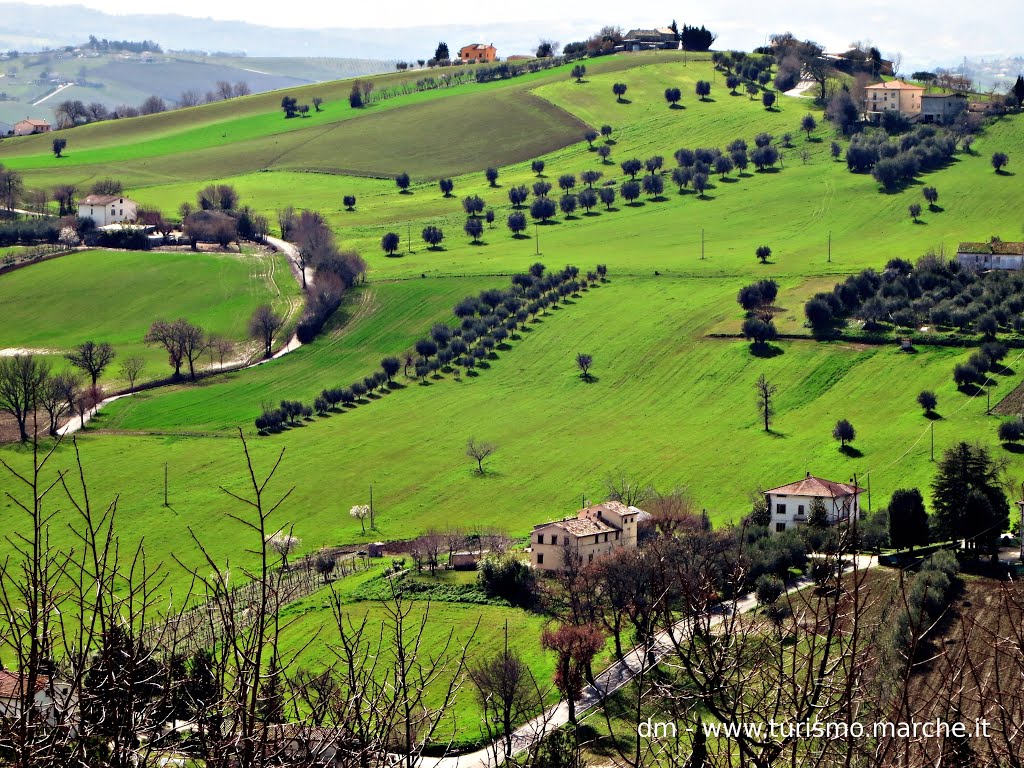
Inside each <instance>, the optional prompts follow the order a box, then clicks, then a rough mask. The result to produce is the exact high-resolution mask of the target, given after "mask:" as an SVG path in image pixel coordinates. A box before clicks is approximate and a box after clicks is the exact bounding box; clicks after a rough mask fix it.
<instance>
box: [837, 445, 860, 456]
mask: <svg viewBox="0 0 1024 768" xmlns="http://www.w3.org/2000/svg"><path fill="white" fill-rule="evenodd" d="M839 452H840V453H842V454H844V455H845V456H849V457H850V458H851V459H859V458H861V457H862V456H863V455H864V454H863V453H862V452H861V451H859V450H857V449H856V448H854V447H853V446H852V445H844V446H843V447H842V448H840V449H839Z"/></svg>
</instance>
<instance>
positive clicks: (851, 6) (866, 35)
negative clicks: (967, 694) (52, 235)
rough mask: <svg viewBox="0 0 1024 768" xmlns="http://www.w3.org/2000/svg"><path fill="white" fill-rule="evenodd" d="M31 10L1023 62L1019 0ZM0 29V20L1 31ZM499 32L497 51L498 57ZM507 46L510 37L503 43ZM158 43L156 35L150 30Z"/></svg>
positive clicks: (524, 0)
mask: <svg viewBox="0 0 1024 768" xmlns="http://www.w3.org/2000/svg"><path fill="white" fill-rule="evenodd" d="M28 2H29V3H30V4H31V5H72V4H73V5H85V6H88V7H93V8H97V9H102V10H104V11H105V12H107V13H114V14H117V13H132V14H139V13H176V14H182V15H186V16H196V17H200V18H215V19H222V20H227V19H237V20H245V21H249V22H251V23H254V24H263V25H267V26H277V27H296V28H315V27H321V28H322V27H335V28H360V27H369V28H381V27H392V26H400V27H416V26H437V25H444V24H459V25H475V26H483V25H491V24H509V25H516V24H528V25H529V27H530V28H531V29H545V30H550V33H551V34H550V35H547V36H549V37H551V38H552V39H555V40H558V41H559V42H562V43H565V42H569V41H570V40H572V39H582V38H584V37H586V36H587V35H588V34H589V33H591V32H593V31H596V30H597V29H598V28H599V27H600V26H602V25H604V24H615V25H618V26H621V27H623V29H629V28H631V27H653V26H663V25H667V24H668V23H669V22H670V21H671V20H672V19H676V20H677V21H678V22H679V24H683V23H689V24H696V25H700V24H705V25H706V26H707V27H708V28H710V29H712V30H713V31H715V32H717V33H718V35H719V40H718V42H717V44H716V46H715V47H716V48H736V49H750V48H752V47H754V46H757V45H760V44H762V43H763V41H764V39H765V37H766V35H767V34H770V33H773V32H782V31H787V30H788V31H792V32H793V33H794V34H795V35H797V36H798V37H800V38H810V39H813V40H816V41H818V42H820V43H822V44H823V45H824V46H825V47H826V49H828V50H830V51H832V50H839V49H845V46H846V45H847V44H849V43H851V42H854V41H871V42H873V43H874V44H875V45H876V46H877V47H878V48H879V49H880V50H881V51H882V52H883V54H885V55H886V56H887V57H890V56H891V55H893V54H895V53H897V52H898V53H901V54H902V55H903V60H904V63H905V65H906V66H909V67H916V66H930V65H934V64H935V63H944V64H947V65H951V64H955V63H957V62H958V61H959V60H960V59H961V58H962V57H963V56H964V55H970V56H985V57H988V58H994V57H1002V56H1010V55H1018V54H1024V42H1021V41H1020V38H1019V31H1020V26H1021V21H1022V20H1024V10H1022V9H1021V6H1020V0H975V1H974V2H970V3H965V2H964V0H929V2H923V1H922V0H917V1H916V2H903V3H898V2H893V0H846V1H845V2H839V1H838V0H819V1H818V2H808V0H729V2H714V3H700V4H697V3H684V2H680V1H679V0H676V2H668V0H647V2H644V3H642V4H632V3H624V2H621V0H618V1H617V2H612V1H611V0H587V2H585V3H581V4H575V3H573V4H571V5H570V4H569V3H567V2H566V0H561V1H560V2H552V0H516V2H515V3H499V2H481V0H428V1H427V2H423V0H415V1H413V0H388V1H387V2H366V1H365V0H341V2H338V0H288V1H287V2H286V3H271V2H267V1H266V0H256V2H254V1H253V0H216V2H210V0H173V1H172V0H132V2H131V3H124V4H112V3H109V2H101V1H100V0H28ZM2 27H3V20H2V19H0V28H2ZM500 34H501V31H500V29H496V30H495V35H496V36H497V37H496V39H495V40H493V41H489V42H494V43H495V44H496V45H498V47H499V49H500V48H501V42H502V40H501V37H500ZM509 34H510V36H511V33H509ZM154 36H155V37H159V30H154Z"/></svg>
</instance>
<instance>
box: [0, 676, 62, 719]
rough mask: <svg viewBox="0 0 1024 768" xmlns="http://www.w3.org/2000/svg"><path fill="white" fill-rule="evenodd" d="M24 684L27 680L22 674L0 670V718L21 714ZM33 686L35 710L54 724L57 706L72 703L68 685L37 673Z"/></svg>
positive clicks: (57, 712)
mask: <svg viewBox="0 0 1024 768" xmlns="http://www.w3.org/2000/svg"><path fill="white" fill-rule="evenodd" d="M26 685H28V680H27V679H26V678H25V677H24V676H23V675H20V674H18V673H16V672H10V671H8V670H0V718H7V719H12V718H17V717H19V716H20V715H21V699H22V693H23V692H24V691H25V686H26ZM33 688H34V691H35V695H34V696H33V697H32V701H33V705H34V707H35V709H36V711H37V712H38V713H39V714H40V715H41V716H43V717H44V718H45V719H46V722H47V723H49V724H50V725H56V724H57V715H58V714H59V708H60V707H63V706H71V705H73V701H72V700H73V698H74V697H73V695H72V694H71V689H70V687H69V686H68V685H64V684H61V685H57V684H55V683H54V682H53V681H52V679H51V678H49V677H47V676H46V675H39V676H38V677H37V678H36V681H35V685H34V686H33ZM55 699H56V700H55Z"/></svg>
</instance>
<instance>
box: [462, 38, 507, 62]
mask: <svg viewBox="0 0 1024 768" xmlns="http://www.w3.org/2000/svg"><path fill="white" fill-rule="evenodd" d="M497 58H498V49H497V48H495V47H494V45H493V44H488V45H484V44H483V43H472V44H471V45H464V46H462V47H461V48H460V49H459V59H460V60H461V61H463V62H465V63H467V64H468V63H471V62H483V63H486V62H490V61H495V60H496V59H497Z"/></svg>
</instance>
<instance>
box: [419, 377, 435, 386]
mask: <svg viewBox="0 0 1024 768" xmlns="http://www.w3.org/2000/svg"><path fill="white" fill-rule="evenodd" d="M419 385H420V386H421V387H432V386H434V385H433V384H432V383H431V382H430V381H429V380H427V379H420V381H419Z"/></svg>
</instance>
